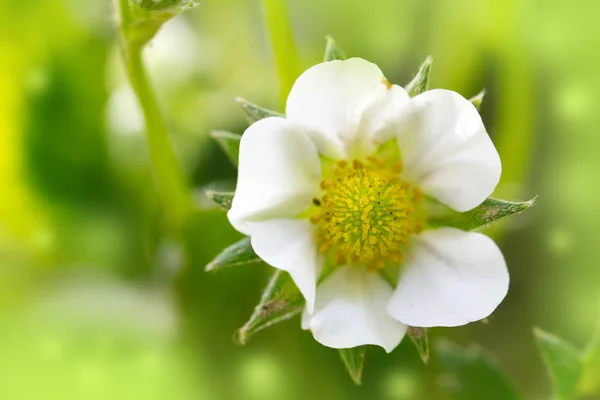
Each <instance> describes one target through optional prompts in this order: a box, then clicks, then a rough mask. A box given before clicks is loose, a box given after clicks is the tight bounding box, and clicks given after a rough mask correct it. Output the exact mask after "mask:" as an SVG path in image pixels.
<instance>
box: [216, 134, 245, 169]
mask: <svg viewBox="0 0 600 400" xmlns="http://www.w3.org/2000/svg"><path fill="white" fill-rule="evenodd" d="M210 136H211V137H212V138H213V139H215V140H216V142H217V143H218V144H219V146H221V148H222V149H223V151H224V152H225V154H227V157H229V159H230V160H231V162H232V163H233V164H234V165H236V166H237V165H238V160H239V156H240V140H242V136H241V135H236V134H235V133H231V132H227V131H212V132H211V133H210Z"/></svg>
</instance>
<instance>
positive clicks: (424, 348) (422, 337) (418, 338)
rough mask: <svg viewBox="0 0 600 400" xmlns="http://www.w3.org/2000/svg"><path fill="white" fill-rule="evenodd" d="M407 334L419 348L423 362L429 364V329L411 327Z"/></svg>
mask: <svg viewBox="0 0 600 400" xmlns="http://www.w3.org/2000/svg"><path fill="white" fill-rule="evenodd" d="M406 334H407V335H408V337H409V338H410V340H411V342H412V343H413V344H414V345H415V347H416V348H417V351H418V352H419V356H420V357H421V360H423V362H424V363H425V364H427V363H428V362H429V336H428V335H427V328H419V327H416V326H409V327H408V331H407V332H406Z"/></svg>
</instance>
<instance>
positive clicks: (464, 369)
mask: <svg viewBox="0 0 600 400" xmlns="http://www.w3.org/2000/svg"><path fill="white" fill-rule="evenodd" d="M436 359H439V360H440V362H441V363H442V366H443V368H444V370H445V371H446V374H445V376H444V380H443V381H442V382H441V385H442V386H443V388H444V389H446V390H447V391H448V393H449V394H450V395H451V398H453V399H457V400H481V399H485V400H521V399H522V397H521V395H520V394H519V393H518V392H517V390H516V389H515V386H514V384H513V382H512V381H511V379H509V378H508V376H507V375H506V374H505V372H504V371H503V370H502V368H501V367H500V365H499V364H498V362H497V361H496V360H495V358H494V357H493V356H492V355H491V354H489V353H488V352H487V351H485V350H483V349H482V348H480V347H479V346H475V345H471V346H469V347H467V348H466V349H463V348H462V347H460V346H457V345H456V344H454V343H451V342H449V341H446V340H444V341H441V342H439V343H438V345H437V346H436Z"/></svg>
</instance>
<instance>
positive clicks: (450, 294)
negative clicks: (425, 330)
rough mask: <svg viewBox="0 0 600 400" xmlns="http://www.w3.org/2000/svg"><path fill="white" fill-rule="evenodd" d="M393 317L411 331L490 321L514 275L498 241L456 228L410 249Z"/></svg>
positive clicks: (431, 234)
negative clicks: (412, 328) (509, 269)
mask: <svg viewBox="0 0 600 400" xmlns="http://www.w3.org/2000/svg"><path fill="white" fill-rule="evenodd" d="M402 268H403V270H402V272H401V275H400V278H399V281H398V286H397V287H396V290H395V291H394V294H393V295H392V298H391V299H390V302H389V304H388V312H389V313H390V315H392V316H393V317H394V318H396V319H397V320H398V321H401V322H402V323H405V324H407V325H409V326H420V327H433V326H459V325H465V324H467V323H469V322H473V321H478V320H480V319H483V318H485V317H487V316H488V315H490V314H491V313H492V312H493V311H494V310H495V309H496V307H497V306H498V304H500V302H502V300H503V299H504V297H505V296H506V293H507V291H508V282H509V277H508V270H507V269H506V262H505V261H504V257H503V256H502V253H501V252H500V249H499V248H498V246H496V244H495V243H494V241H493V240H492V239H490V238H489V237H487V236H485V235H482V234H481V233H476V232H464V231H461V230H458V229H454V228H441V229H436V230H431V231H425V232H423V233H422V234H421V235H419V236H417V237H415V238H414V239H413V241H412V242H411V244H410V248H409V250H408V254H407V257H406V261H405V263H404V265H403V267H402Z"/></svg>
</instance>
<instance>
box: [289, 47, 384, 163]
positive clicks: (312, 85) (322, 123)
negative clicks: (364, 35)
mask: <svg viewBox="0 0 600 400" xmlns="http://www.w3.org/2000/svg"><path fill="white" fill-rule="evenodd" d="M377 88H379V89H380V90H381V89H383V90H384V91H385V89H386V88H385V85H384V84H383V73H382V72H381V70H380V69H379V67H377V66H376V65H375V64H372V63H370V62H368V61H366V60H363V59H360V58H350V59H348V60H344V61H341V60H335V61H329V62H325V63H321V64H317V65H315V66H313V67H311V68H309V69H308V70H307V71H305V72H304V73H303V74H302V75H301V76H300V77H299V78H298V80H296V83H295V84H294V87H293V88H292V90H291V92H290V95H289V97H288V99H287V105H286V114H287V118H289V119H290V120H292V121H297V122H300V123H302V124H304V125H306V126H307V127H309V128H310V129H311V131H310V132H308V134H309V135H311V138H312V139H313V141H314V142H315V143H316V144H317V147H318V148H319V151H320V152H321V153H322V154H325V155H326V156H328V157H330V158H333V159H340V158H350V157H353V156H358V155H357V154H354V150H355V148H356V147H357V141H361V139H362V138H363V137H364V136H363V135H365V133H364V132H361V131H360V130H359V129H358V128H359V126H358V124H359V123H360V119H361V118H360V111H361V109H362V108H364V105H363V103H364V102H365V101H367V100H368V99H369V98H371V97H372V96H373V94H372V91H373V90H375V89H377ZM362 155H366V154H362Z"/></svg>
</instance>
